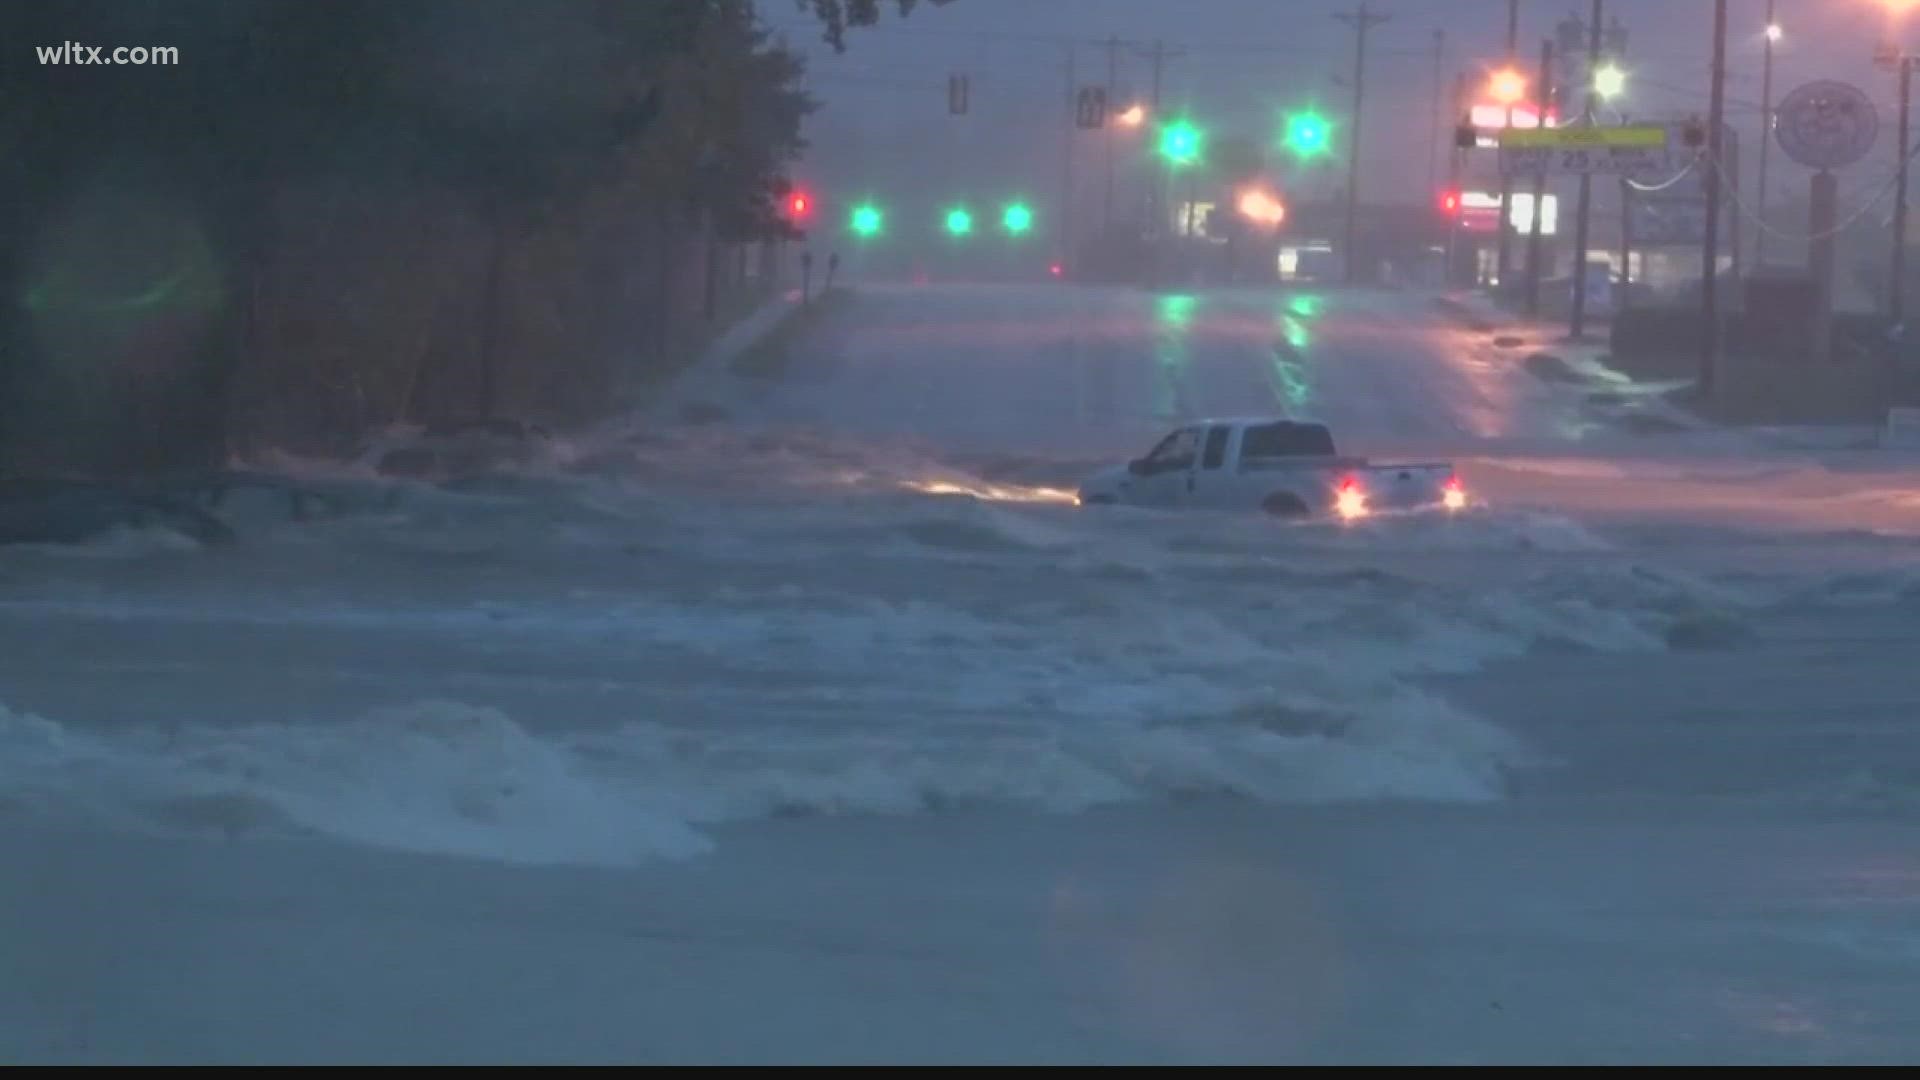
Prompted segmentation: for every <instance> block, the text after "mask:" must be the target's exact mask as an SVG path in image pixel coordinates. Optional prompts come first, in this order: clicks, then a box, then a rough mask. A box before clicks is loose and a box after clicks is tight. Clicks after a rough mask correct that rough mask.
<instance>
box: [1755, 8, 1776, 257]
mask: <svg viewBox="0 0 1920 1080" xmlns="http://www.w3.org/2000/svg"><path fill="white" fill-rule="evenodd" d="M1773 5H1774V0H1767V29H1766V45H1765V59H1764V60H1762V61H1761V65H1760V175H1759V177H1758V178H1757V179H1756V180H1755V184H1756V185H1757V186H1758V187H1759V191H1757V192H1755V194H1754V198H1755V200H1756V202H1755V204H1754V210H1755V215H1754V216H1756V217H1758V218H1759V219H1760V220H1759V221H1757V222H1755V223H1754V226H1753V265H1755V266H1765V265H1766V264H1767V257H1766V250H1767V153H1768V151H1770V150H1772V149H1773V43H1774V41H1775V40H1777V39H1778V38H1779V37H1780V24H1779V23H1777V22H1775V21H1774V20H1773Z"/></svg>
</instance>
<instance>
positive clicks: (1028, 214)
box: [1000, 202, 1033, 236]
mask: <svg viewBox="0 0 1920 1080" xmlns="http://www.w3.org/2000/svg"><path fill="white" fill-rule="evenodd" d="M1000 226H1001V227H1002V228H1004V229H1006V230H1007V231H1008V232H1009V233H1012V234H1013V235H1015V236H1019V235H1020V234H1021V233H1023V232H1026V231H1027V230H1028V229H1031V228H1033V211H1032V210H1031V209H1030V208H1028V206H1027V204H1026V203H1018V202H1017V203H1008V204H1007V208H1006V209H1005V210H1002V211H1001V212H1000Z"/></svg>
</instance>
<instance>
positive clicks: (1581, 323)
mask: <svg viewBox="0 0 1920 1080" xmlns="http://www.w3.org/2000/svg"><path fill="white" fill-rule="evenodd" d="M1601 6H1602V0H1593V21H1592V22H1591V23H1590V24H1588V26H1587V72H1586V75H1587V104H1586V125H1587V126H1588V127H1592V126H1593V124H1594V113H1595V111H1596V108H1597V106H1598V100H1597V95H1596V94H1595V93H1594V89H1593V73H1594V72H1596V71H1598V70H1600V8H1601ZM1534 209H1535V211H1536V212H1538V210H1539V207H1538V206H1537V205H1536V206H1535V208H1534ZM1592 211H1593V174H1592V173H1591V172H1585V171H1583V172H1581V174H1580V208H1579V210H1578V211H1577V212H1578V214H1579V220H1578V221H1576V222H1575V223H1574V226H1573V316H1572V318H1571V319H1569V320H1568V325H1567V335H1568V336H1569V337H1571V338H1573V339H1574V340H1575V341H1578V340H1579V339H1580V336H1581V335H1582V334H1584V333H1586V329H1587V240H1588V239H1589V236H1588V232H1587V228H1588V225H1587V219H1588V217H1589V216H1590V215H1591V214H1592Z"/></svg>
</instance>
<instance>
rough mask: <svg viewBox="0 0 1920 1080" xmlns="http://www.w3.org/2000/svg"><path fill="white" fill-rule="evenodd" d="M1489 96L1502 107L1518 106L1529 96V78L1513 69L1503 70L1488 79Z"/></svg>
mask: <svg viewBox="0 0 1920 1080" xmlns="http://www.w3.org/2000/svg"><path fill="white" fill-rule="evenodd" d="M1487 96H1488V97H1491V98H1492V99H1493V100H1495V101H1497V102H1499V103H1500V104H1502V105H1518V104H1519V103H1520V102H1521V101H1522V100H1524V99H1525V98H1526V96H1527V77H1526V75H1524V74H1523V73H1521V72H1520V71H1517V70H1515V69H1513V68H1501V69H1500V70H1499V71H1496V72H1494V73H1493V75H1492V76H1491V77H1490V78H1488V79H1487Z"/></svg>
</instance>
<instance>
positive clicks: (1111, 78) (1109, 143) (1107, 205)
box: [1100, 36, 1120, 237]
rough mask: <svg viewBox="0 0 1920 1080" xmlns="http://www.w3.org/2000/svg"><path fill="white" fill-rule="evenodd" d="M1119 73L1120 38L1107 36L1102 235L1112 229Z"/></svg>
mask: <svg viewBox="0 0 1920 1080" xmlns="http://www.w3.org/2000/svg"><path fill="white" fill-rule="evenodd" d="M1119 74H1120V39H1119V38H1117V37H1113V36H1109V37H1108V38H1107V119H1106V124H1105V125H1104V126H1105V127H1106V129H1107V137H1106V139H1105V140H1104V141H1105V142H1106V158H1107V161H1106V168H1107V191H1106V195H1105V197H1104V198H1102V199H1101V201H1100V235H1101V236H1102V237H1104V236H1106V235H1107V234H1108V233H1110V232H1112V231H1113V128H1114V124H1113V107H1114V105H1115V104H1117V103H1118V100H1119V99H1117V98H1115V97H1114V90H1113V84H1114V82H1115V81H1116V80H1117V78H1118V76H1119Z"/></svg>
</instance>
